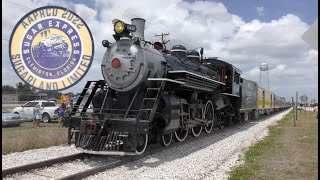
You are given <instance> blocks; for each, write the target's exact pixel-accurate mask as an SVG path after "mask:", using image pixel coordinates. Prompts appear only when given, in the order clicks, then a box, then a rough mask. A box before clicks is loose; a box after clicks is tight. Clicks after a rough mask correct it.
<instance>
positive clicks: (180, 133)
mask: <svg viewBox="0 0 320 180" xmlns="http://www.w3.org/2000/svg"><path fill="white" fill-rule="evenodd" d="M174 136H175V138H176V140H177V141H178V142H181V141H184V140H185V139H186V138H187V136H188V129H184V128H179V129H178V130H177V131H176V132H174Z"/></svg>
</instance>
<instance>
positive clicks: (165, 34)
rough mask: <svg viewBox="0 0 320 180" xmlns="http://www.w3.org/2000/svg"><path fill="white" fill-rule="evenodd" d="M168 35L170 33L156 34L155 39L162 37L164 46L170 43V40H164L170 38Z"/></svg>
mask: <svg viewBox="0 0 320 180" xmlns="http://www.w3.org/2000/svg"><path fill="white" fill-rule="evenodd" d="M168 35H169V33H161V34H156V35H155V37H161V43H162V44H166V43H167V42H169V41H170V40H168V41H165V40H164V37H165V36H168Z"/></svg>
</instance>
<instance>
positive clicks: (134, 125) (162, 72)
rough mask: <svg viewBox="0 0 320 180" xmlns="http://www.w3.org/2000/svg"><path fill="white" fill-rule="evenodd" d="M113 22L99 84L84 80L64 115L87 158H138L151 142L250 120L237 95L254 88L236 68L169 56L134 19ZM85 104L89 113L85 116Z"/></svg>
mask: <svg viewBox="0 0 320 180" xmlns="http://www.w3.org/2000/svg"><path fill="white" fill-rule="evenodd" d="M113 24H114V32H115V34H114V35H113V37H114V39H115V42H114V43H110V42H109V41H108V40H104V41H102V45H103V46H104V47H106V48H107V49H106V52H105V55H104V57H103V61H102V64H101V72H102V75H103V78H104V80H99V81H88V82H87V84H86V86H85V88H84V89H83V92H82V93H81V95H80V97H79V99H78V100H77V102H76V105H75V106H74V108H73V109H72V111H71V113H70V114H67V115H66V117H65V121H64V124H65V126H66V127H68V142H69V143H71V139H72V136H73V135H74V136H75V145H76V147H77V148H80V149H82V150H83V151H84V152H87V153H92V154H109V155H139V154H142V153H143V152H144V151H145V150H146V148H147V145H148V144H150V143H160V144H161V145H162V146H169V145H170V143H171V142H172V139H173V138H174V139H176V141H178V142H181V141H184V140H185V139H186V137H187V136H188V134H191V135H193V136H194V137H198V136H199V135H200V134H201V133H202V132H205V133H210V132H211V131H212V129H213V127H215V126H218V127H220V128H221V129H222V128H223V127H224V126H225V125H228V124H232V123H237V122H239V121H241V120H242V119H244V120H248V118H246V117H247V116H248V115H251V114H253V115H255V113H256V111H257V108H256V105H255V102H256V100H251V101H252V102H249V103H247V102H244V101H246V100H243V98H241V96H242V94H248V93H249V95H250V93H251V94H252V93H253V94H254V93H255V92H256V90H257V88H255V89H252V88H251V86H252V84H250V82H249V81H248V83H247V84H248V87H247V89H250V88H251V92H248V93H244V91H245V89H246V88H242V86H241V84H242V83H243V81H245V80H244V79H242V78H241V77H240V74H241V71H240V70H239V69H238V68H236V67H235V66H233V65H231V64H229V63H227V62H224V61H221V60H218V59H217V58H203V48H197V49H194V50H188V49H187V48H186V47H184V46H183V45H176V46H173V47H172V49H171V50H167V49H166V48H165V45H164V44H162V43H159V42H156V43H151V42H149V41H146V40H145V38H144V26H145V20H144V19H141V18H134V19H132V20H131V24H127V23H125V22H123V21H121V20H118V19H115V20H113ZM253 83H254V82H253ZM253 85H256V84H253ZM89 89H91V92H90V93H88V92H89V91H88V90H89ZM88 94H89V95H88ZM256 94H257V93H256ZM86 95H88V96H89V97H88V98H87V101H86V102H85V103H84V104H85V105H84V107H83V108H82V111H81V112H80V114H78V113H77V110H78V108H79V106H80V104H81V103H82V100H83V99H84V96H86ZM247 99H248V98H247ZM253 99H254V98H253ZM255 99H257V98H255ZM90 103H92V104H93V110H92V111H93V113H88V112H87V109H88V107H89V105H90ZM244 104H245V105H247V106H248V108H243V105H244ZM249 106H250V107H249ZM258 112H259V111H258Z"/></svg>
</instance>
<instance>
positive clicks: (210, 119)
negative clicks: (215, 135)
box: [204, 100, 215, 133]
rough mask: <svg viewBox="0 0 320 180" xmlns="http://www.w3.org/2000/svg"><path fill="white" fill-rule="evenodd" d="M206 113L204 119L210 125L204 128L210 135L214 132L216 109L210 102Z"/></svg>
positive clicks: (207, 104)
mask: <svg viewBox="0 0 320 180" xmlns="http://www.w3.org/2000/svg"><path fill="white" fill-rule="evenodd" d="M204 113H205V114H204V119H206V120H207V122H208V125H207V126H206V127H204V130H205V132H206V133H210V132H211V131H212V128H213V125H214V120H215V115H214V108H213V104H212V102H211V101H210V100H209V101H208V102H207V103H206V107H205V110H204Z"/></svg>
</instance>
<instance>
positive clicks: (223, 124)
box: [219, 112, 226, 129]
mask: <svg viewBox="0 0 320 180" xmlns="http://www.w3.org/2000/svg"><path fill="white" fill-rule="evenodd" d="M220 120H221V121H223V123H220V124H219V128H220V129H224V126H225V124H226V117H225V116H224V112H221V113H220Z"/></svg>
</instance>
